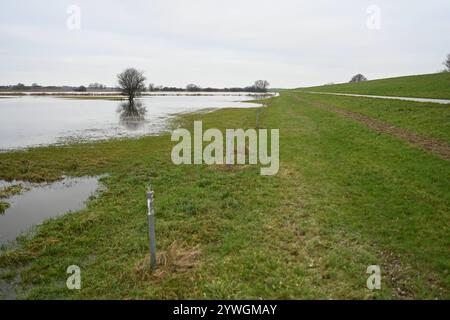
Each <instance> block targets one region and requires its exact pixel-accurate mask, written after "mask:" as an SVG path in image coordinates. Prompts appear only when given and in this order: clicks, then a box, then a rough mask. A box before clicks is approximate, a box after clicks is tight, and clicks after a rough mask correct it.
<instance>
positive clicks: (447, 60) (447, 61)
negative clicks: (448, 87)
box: [444, 53, 450, 72]
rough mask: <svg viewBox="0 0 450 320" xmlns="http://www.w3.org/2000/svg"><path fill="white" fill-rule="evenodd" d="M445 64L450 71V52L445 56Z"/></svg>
mask: <svg viewBox="0 0 450 320" xmlns="http://www.w3.org/2000/svg"><path fill="white" fill-rule="evenodd" d="M444 66H445V67H446V68H447V71H449V72H450V53H449V54H448V55H447V57H446V58H445V61H444Z"/></svg>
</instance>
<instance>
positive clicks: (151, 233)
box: [147, 191, 156, 270]
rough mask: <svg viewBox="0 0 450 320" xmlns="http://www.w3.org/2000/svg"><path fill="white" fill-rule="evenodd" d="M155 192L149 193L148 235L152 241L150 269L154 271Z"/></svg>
mask: <svg viewBox="0 0 450 320" xmlns="http://www.w3.org/2000/svg"><path fill="white" fill-rule="evenodd" d="M153 197H154V193H153V191H150V192H147V206H148V227H149V230H148V234H149V240H150V267H151V268H152V270H154V269H155V268H156V239H155V210H154V208H153Z"/></svg>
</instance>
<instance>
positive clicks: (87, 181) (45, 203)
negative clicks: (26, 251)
mask: <svg viewBox="0 0 450 320" xmlns="http://www.w3.org/2000/svg"><path fill="white" fill-rule="evenodd" d="M18 183H20V184H22V185H24V186H25V191H24V192H23V193H22V194H20V195H15V196H12V197H10V198H8V199H2V201H5V202H8V203H9V204H10V205H11V206H10V207H9V208H8V209H6V211H5V213H4V214H0V245H1V244H5V243H7V242H8V241H11V240H14V239H16V237H17V236H18V235H20V234H21V233H24V232H27V231H28V230H30V228H31V227H33V226H35V225H38V224H40V223H42V222H43V221H44V220H45V219H48V218H52V217H56V216H59V215H62V214H64V213H66V212H68V211H76V210H80V209H82V208H83V207H84V205H85V202H86V201H87V200H88V199H89V197H90V196H91V195H92V194H93V193H94V192H95V191H96V190H97V189H98V187H99V181H98V177H80V178H65V179H64V180H62V181H58V182H54V183H44V184H30V183H27V182H17V181H16V182H6V181H3V180H0V188H1V189H2V188H4V187H6V186H9V185H11V184H18Z"/></svg>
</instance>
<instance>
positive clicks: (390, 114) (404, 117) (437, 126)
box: [297, 93, 450, 144]
mask: <svg viewBox="0 0 450 320" xmlns="http://www.w3.org/2000/svg"><path fill="white" fill-rule="evenodd" d="M297 95H298V96H301V97H303V98H304V99H308V100H309V101H313V102H314V103H322V104H325V105H331V106H335V107H339V108H342V109H346V110H349V111H352V112H357V113H361V114H363V115H366V116H369V117H373V118H376V119H379V120H382V121H384V122H386V123H389V124H392V125H394V126H396V127H399V128H403V129H407V130H409V131H411V132H416V133H420V134H422V135H425V136H427V137H430V138H436V139H440V140H443V141H446V142H448V143H449V144H450V105H445V104H437V103H428V102H426V103H425V102H412V101H402V100H386V99H373V98H360V97H358V98H356V97H345V96H331V95H316V94H308V93H302V94H301V95H300V94H299V93H297Z"/></svg>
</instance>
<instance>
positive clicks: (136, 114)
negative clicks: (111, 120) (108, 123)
mask: <svg viewBox="0 0 450 320" xmlns="http://www.w3.org/2000/svg"><path fill="white" fill-rule="evenodd" d="M117 112H118V113H119V114H120V124H122V125H124V126H125V127H126V128H127V129H128V130H137V129H139V128H141V127H142V126H143V125H144V122H145V114H146V113H147V109H146V108H145V107H144V105H143V104H142V103H141V102H138V101H134V102H132V103H129V102H128V101H127V102H123V103H121V104H120V105H119V108H118V109H117Z"/></svg>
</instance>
